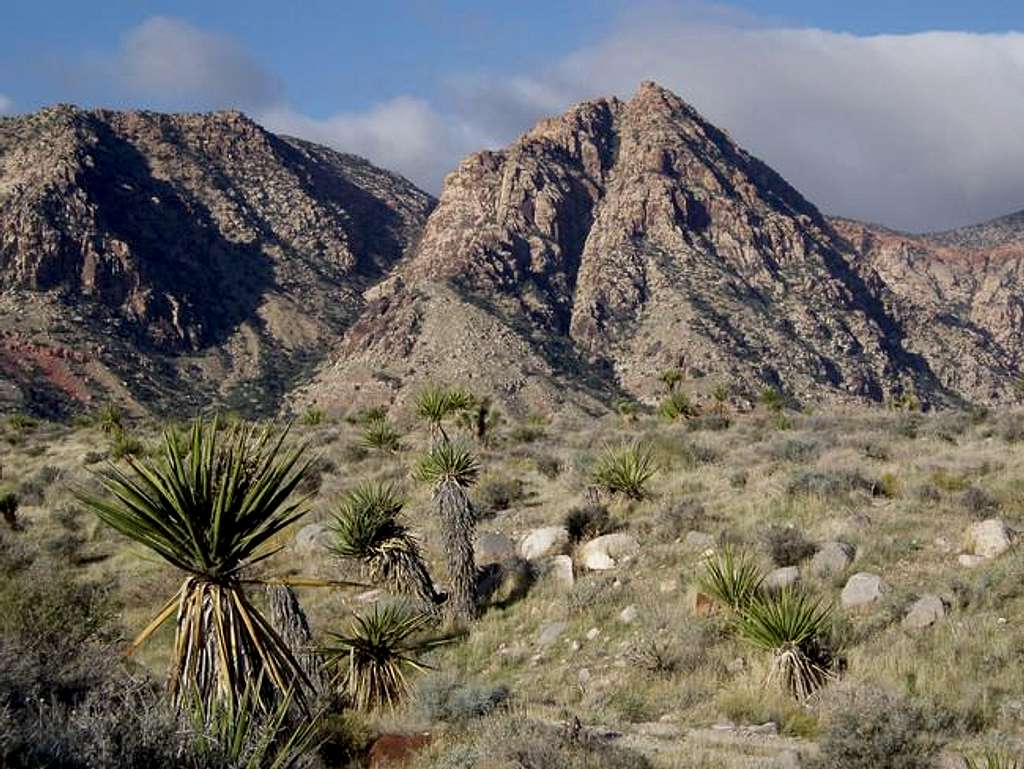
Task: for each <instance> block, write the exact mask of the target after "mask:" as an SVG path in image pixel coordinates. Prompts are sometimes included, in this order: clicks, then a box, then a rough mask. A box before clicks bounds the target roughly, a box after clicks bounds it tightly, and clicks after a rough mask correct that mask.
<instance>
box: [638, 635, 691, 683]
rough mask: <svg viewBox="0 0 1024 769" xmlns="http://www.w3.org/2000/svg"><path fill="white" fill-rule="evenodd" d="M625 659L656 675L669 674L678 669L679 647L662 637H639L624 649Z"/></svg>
mask: <svg viewBox="0 0 1024 769" xmlns="http://www.w3.org/2000/svg"><path fill="white" fill-rule="evenodd" d="M626 661H627V662H628V663H629V664H630V665H632V666H633V667H635V668H638V669H640V670H643V671H644V672H645V673H651V674H653V675H656V676H671V675H672V674H673V673H675V672H676V670H678V669H679V649H678V648H677V647H676V645H675V644H674V643H672V642H670V641H668V640H666V639H664V638H641V639H640V640H638V641H636V642H635V643H634V644H633V645H632V646H630V647H629V648H628V649H627V650H626Z"/></svg>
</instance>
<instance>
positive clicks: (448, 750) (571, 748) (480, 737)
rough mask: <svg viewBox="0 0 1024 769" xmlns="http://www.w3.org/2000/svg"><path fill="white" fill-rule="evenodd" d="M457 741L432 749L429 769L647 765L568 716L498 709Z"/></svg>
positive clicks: (637, 768)
mask: <svg viewBox="0 0 1024 769" xmlns="http://www.w3.org/2000/svg"><path fill="white" fill-rule="evenodd" d="M462 736H463V740H462V741H461V742H459V743H458V744H456V745H451V744H447V745H443V746H442V747H440V748H439V749H438V750H436V751H433V752H432V755H431V758H430V759H429V760H428V761H427V762H426V763H424V764H423V765H424V766H427V767H431V769H475V767H481V766H508V767H519V768H521V769H649V767H650V766H651V765H650V762H649V761H648V760H647V759H646V758H645V757H644V756H642V755H641V754H640V753H636V752H634V751H632V750H630V749H628V748H625V747H622V746H620V745H616V744H615V743H614V742H609V741H608V740H607V739H605V738H603V737H602V736H599V735H595V734H592V733H591V732H590V731H588V730H587V729H585V728H584V727H582V725H581V724H580V723H579V720H578V719H570V720H569V726H568V727H558V726H553V725H550V724H546V723H542V722H539V721H533V720H531V719H529V718H527V717H526V716H524V715H521V714H518V713H515V714H510V715H503V714H502V715H495V716H492V717H490V718H488V719H485V720H484V721H483V722H478V723H476V724H474V728H473V729H472V730H471V731H467V732H465V733H464V734H463V735H462Z"/></svg>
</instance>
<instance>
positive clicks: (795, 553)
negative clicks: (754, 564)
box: [763, 525, 818, 566]
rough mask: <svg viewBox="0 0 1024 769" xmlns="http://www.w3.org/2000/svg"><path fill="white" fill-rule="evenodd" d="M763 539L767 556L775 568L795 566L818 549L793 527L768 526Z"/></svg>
mask: <svg viewBox="0 0 1024 769" xmlns="http://www.w3.org/2000/svg"><path fill="white" fill-rule="evenodd" d="M763 538H764V545H765V548H766V549H767V550H768V555H769V556H770V557H771V559H772V561H773V562H774V563H775V565H776V566H796V565H797V564H799V563H800V562H801V561H803V560H805V559H807V558H810V557H811V556H812V555H814V553H815V551H816V550H817V549H818V548H817V547H815V545H814V543H813V542H811V541H809V540H808V539H807V537H805V536H804V533H803V532H802V531H800V529H798V528H796V527H795V526H778V525H772V526H769V527H768V528H767V529H766V530H765V532H764V535H763Z"/></svg>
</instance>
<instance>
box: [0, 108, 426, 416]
mask: <svg viewBox="0 0 1024 769" xmlns="http://www.w3.org/2000/svg"><path fill="white" fill-rule="evenodd" d="M432 205H433V200H432V199H431V198H430V197H429V196H428V195H427V194H425V193H423V192H421V191H420V190H418V189H416V188H415V187H413V186H412V185H411V184H409V183H408V182H406V181H405V180H403V179H401V178H399V177H397V176H395V175H393V174H390V173H388V172H385V171H382V170H380V169H377V168H374V167H373V166H371V165H370V164H368V163H366V162H365V161H363V160H361V159H359V158H356V157H353V156H348V155H343V154H339V153H336V152H332V151H330V150H327V149H325V148H322V147H317V146H315V145H312V144H309V143H306V142H302V141H299V140H294V139H290V138H286V137H279V136H275V135H273V134H271V133H269V132H267V131H265V130H263V129H262V128H260V127H259V126H258V125H256V124H255V123H253V122H252V121H251V120H249V119H248V118H246V117H244V116H243V115H241V114H239V113H232V112H225V113H213V114H203V115H162V114H155V113H148V112H111V111H103V110H95V111H88V112H87V111H82V110H78V109H76V108H74V107H67V106H59V107H54V108H50V109H45V110H42V111H40V112H38V113H35V114H33V115H28V116H24V117H14V118H2V119H0V288H2V289H3V293H2V294H0V328H2V330H3V334H2V336H0V376H3V378H4V379H5V380H6V387H5V388H3V389H2V390H0V392H5V393H6V395H7V398H8V399H9V400H12V401H19V400H20V401H22V402H24V401H25V400H27V401H29V402H30V403H35V404H36V405H38V406H40V407H42V406H45V407H46V408H48V409H59V408H62V407H67V406H70V405H72V404H73V403H74V402H76V401H77V402H82V401H89V400H91V401H95V400H96V399H99V398H106V397H110V396H117V397H121V398H125V399H128V400H135V401H138V402H140V403H144V404H145V405H146V406H157V407H164V408H171V407H178V406H182V405H190V406H194V407H199V406H205V405H208V404H209V403H210V402H211V401H213V402H221V403H227V404H228V405H243V404H245V405H255V406H259V407H264V408H273V404H274V403H275V402H276V399H277V398H278V397H279V396H280V395H281V394H283V393H284V392H285V391H286V390H287V389H288V388H289V387H290V386H291V384H293V383H294V382H295V381H297V380H298V379H299V378H300V377H301V374H302V372H303V371H305V370H308V369H309V367H310V366H311V365H312V364H313V363H315V362H316V360H317V359H319V358H320V357H321V356H322V355H324V354H325V352H326V351H327V350H328V348H329V346H330V344H331V342H332V340H333V339H334V338H336V337H337V336H338V335H339V334H341V333H342V332H343V330H344V329H345V328H346V327H347V326H348V325H349V324H350V323H351V322H352V320H353V319H354V318H355V317H356V315H357V313H358V310H359V308H360V306H361V302H362V300H361V296H360V292H361V291H362V290H363V289H365V288H366V287H367V286H368V285H371V284H372V283H373V282H374V281H375V280H377V279H379V278H380V277H381V276H382V275H383V274H384V272H385V271H386V270H388V269H389V268H390V267H391V266H392V265H394V264H395V263H396V262H397V261H398V260H399V259H400V258H401V257H402V255H403V254H404V253H405V251H406V249H407V248H408V246H409V245H410V243H412V242H413V240H414V239H415V237H416V236H417V234H418V232H419V231H420V229H421V228H422V225H423V223H424V221H425V219H426V216H427V214H428V213H429V211H430V209H431V207H432ZM28 349H32V350H33V351H34V352H33V354H32V355H27V354H25V352H24V351H25V350H28ZM71 353H73V354H71ZM58 362H59V363H58Z"/></svg>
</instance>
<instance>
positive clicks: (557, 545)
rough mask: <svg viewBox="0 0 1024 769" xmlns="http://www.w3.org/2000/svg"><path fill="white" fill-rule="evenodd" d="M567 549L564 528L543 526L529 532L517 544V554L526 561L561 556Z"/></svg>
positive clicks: (567, 538)
mask: <svg viewBox="0 0 1024 769" xmlns="http://www.w3.org/2000/svg"><path fill="white" fill-rule="evenodd" d="M568 548H569V532H568V531H566V530H565V527H564V526H545V527H543V528H540V529H534V530H533V531H531V532H529V533H528V534H527V535H526V536H525V537H523V539H522V541H521V542H520V543H519V554H520V555H521V556H522V557H523V558H525V559H526V560H527V561H536V560H539V559H541V558H547V557H548V556H550V555H562V554H564V553H565V552H566V550H568Z"/></svg>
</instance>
